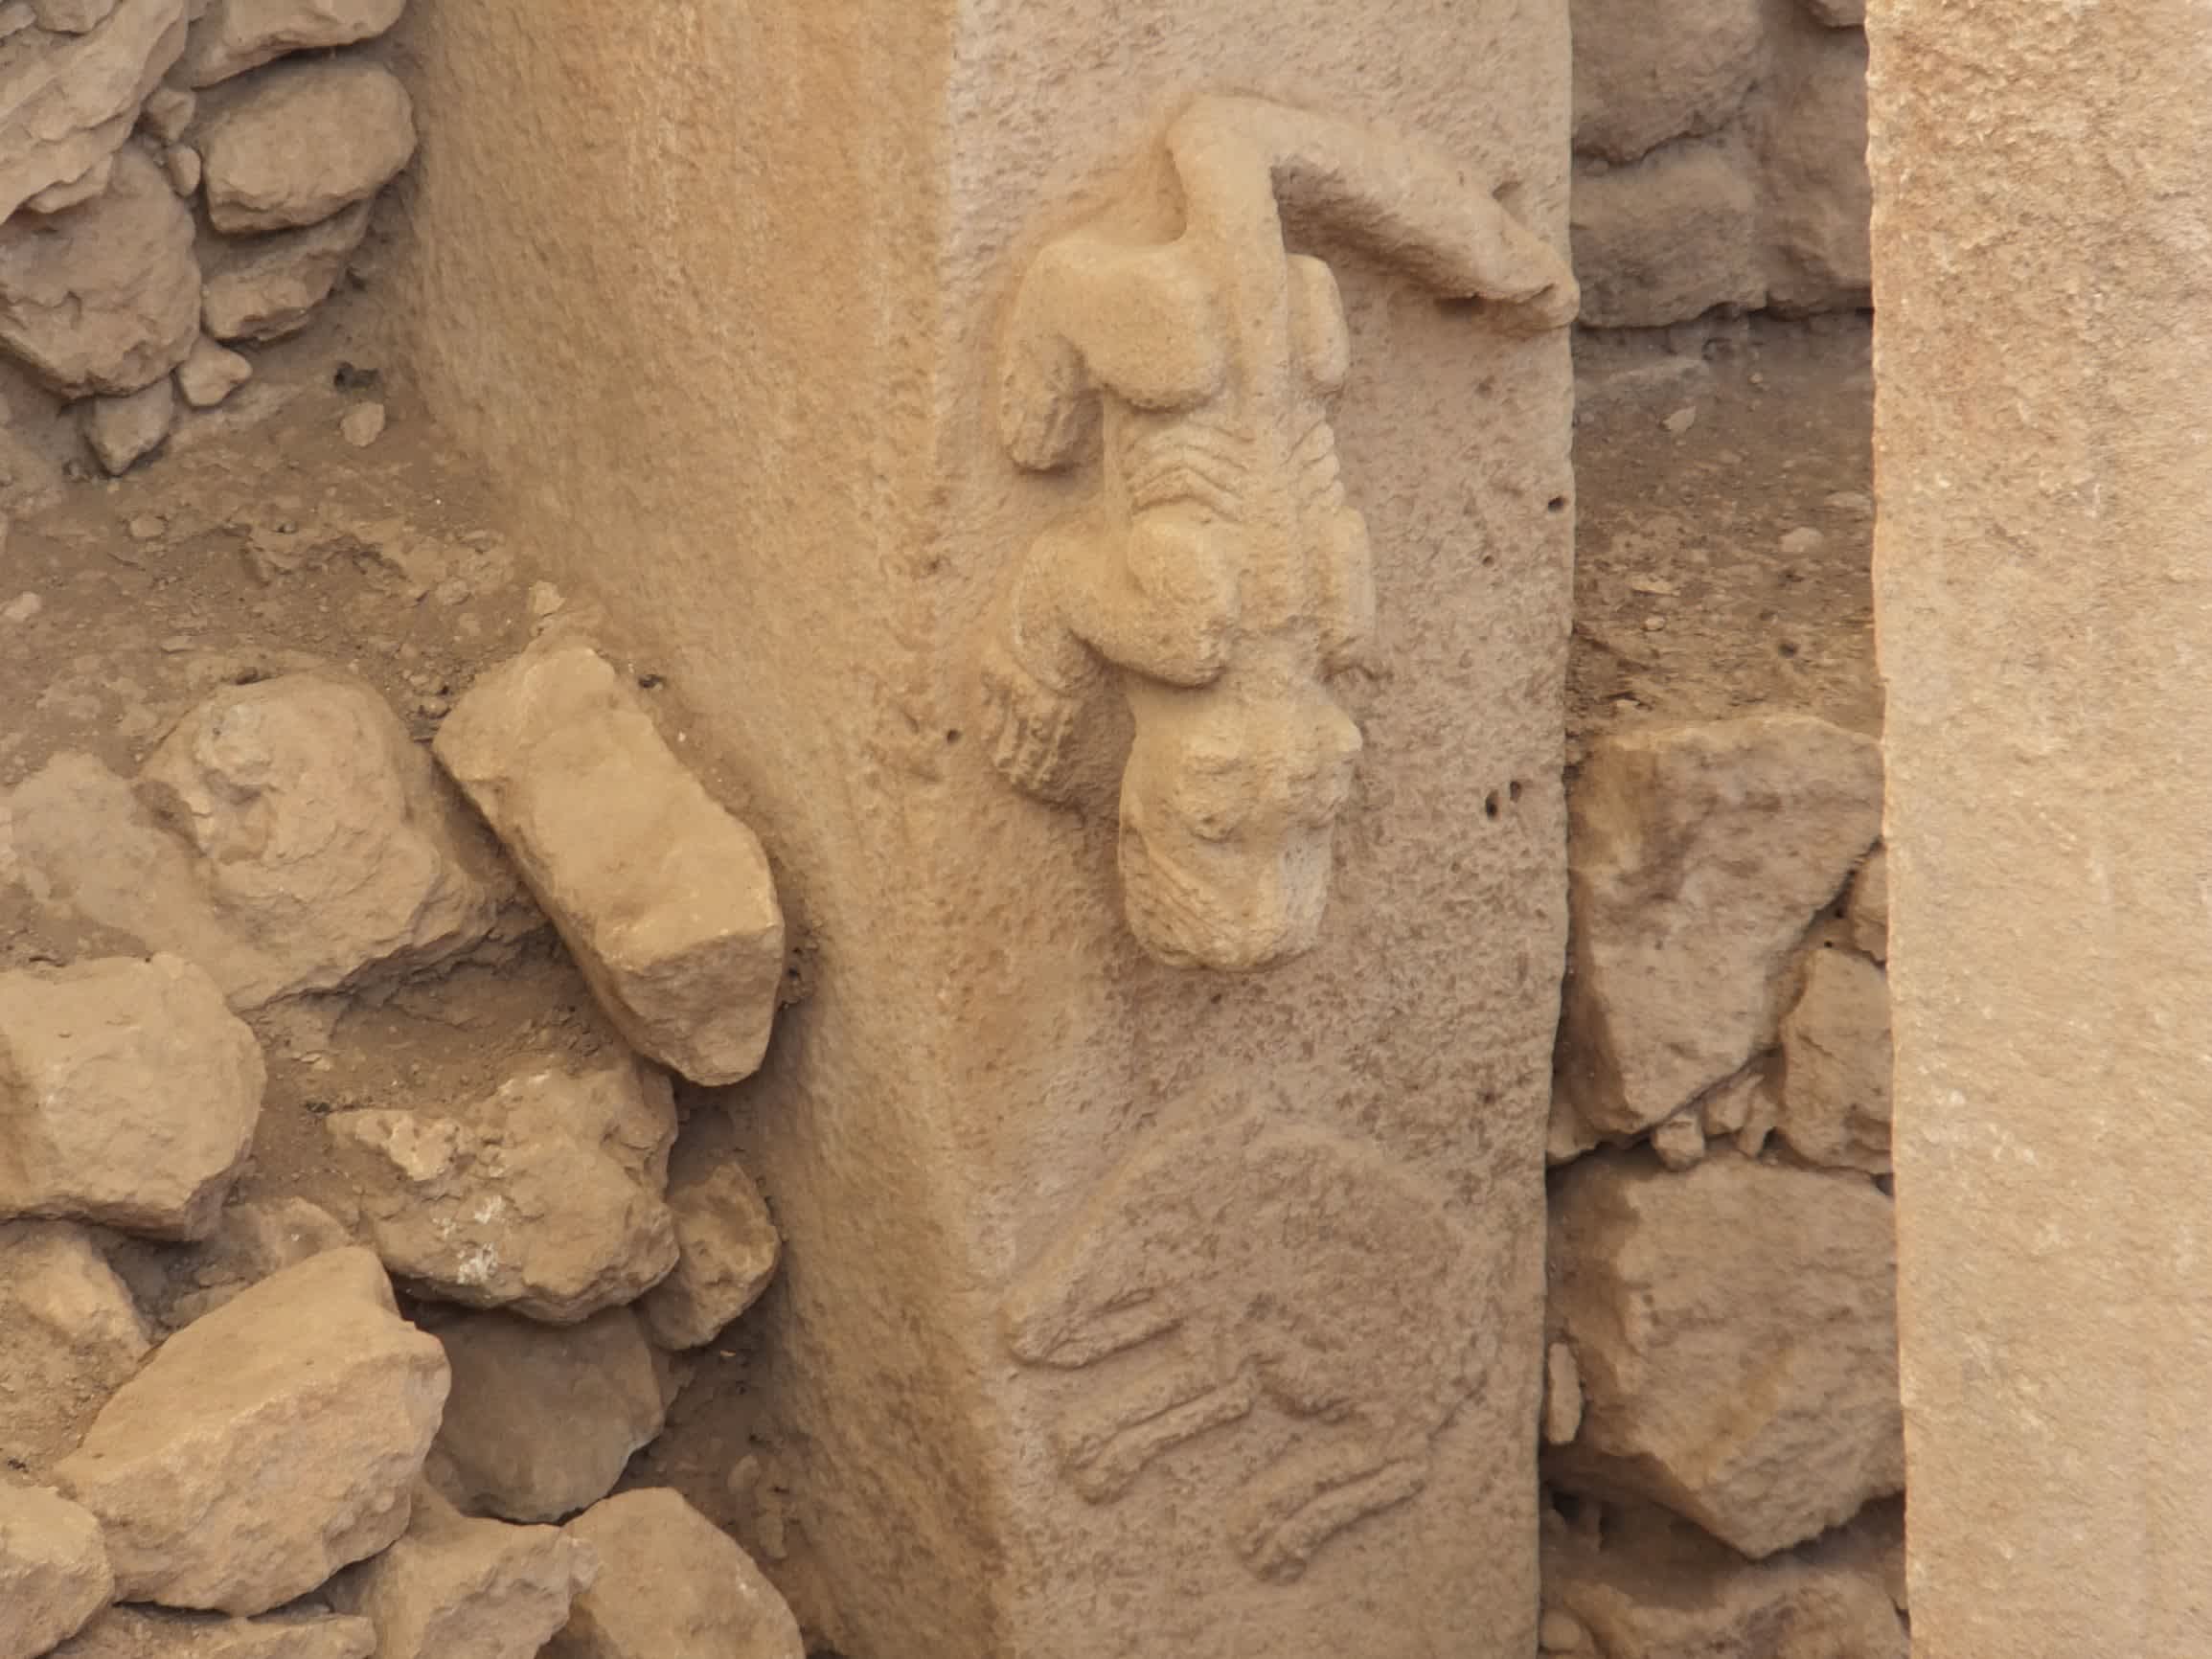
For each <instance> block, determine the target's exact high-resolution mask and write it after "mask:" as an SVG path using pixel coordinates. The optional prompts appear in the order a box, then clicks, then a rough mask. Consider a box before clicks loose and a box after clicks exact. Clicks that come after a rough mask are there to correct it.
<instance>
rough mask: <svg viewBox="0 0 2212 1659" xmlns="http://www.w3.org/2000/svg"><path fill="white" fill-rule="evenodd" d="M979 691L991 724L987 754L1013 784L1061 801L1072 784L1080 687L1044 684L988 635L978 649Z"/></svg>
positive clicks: (1068, 796) (1080, 705) (1058, 801)
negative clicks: (988, 640) (987, 641)
mask: <svg viewBox="0 0 2212 1659" xmlns="http://www.w3.org/2000/svg"><path fill="white" fill-rule="evenodd" d="M983 695H984V702H985V705H986V706H987V707H988V708H989V709H990V710H991V717H992V725H993V728H994V729H993V731H992V747H991V760H992V764H993V765H995V766H996V767H997V768H998V769H999V771H1000V772H1002V773H1004V774H1005V776H1006V779H1007V781H1008V782H1009V783H1011V784H1013V785H1014V786H1015V788H1017V789H1020V790H1021V791H1023V792H1024V793H1025V794H1030V795H1035V796H1036V797H1037V798H1038V799H1039V800H1041V801H1052V802H1056V803H1065V802H1066V801H1067V800H1069V799H1070V797H1071V794H1072V792H1073V788H1074V784H1075V771H1076V767H1075V739H1076V729H1077V725H1078V723H1079V720H1080V718H1081V716H1082V713H1083V693H1082V692H1081V691H1074V692H1063V691H1060V690H1057V689H1055V688H1054V687H1052V686H1049V685H1047V684H1045V682H1044V681H1042V680H1040V679H1038V677H1037V675H1035V674H1033V673H1031V672H1030V671H1029V670H1027V669H1026V668H1024V667H1023V666H1022V665H1021V663H1020V662H1019V661H1017V660H1016V659H1015V655H1014V653H1013V652H1012V651H1010V650H1008V649H1007V648H1006V647H1005V645H1004V644H1003V643H1002V642H1000V641H998V640H992V642H991V643H990V645H988V646H987V647H986V648H985V649H984V656H983Z"/></svg>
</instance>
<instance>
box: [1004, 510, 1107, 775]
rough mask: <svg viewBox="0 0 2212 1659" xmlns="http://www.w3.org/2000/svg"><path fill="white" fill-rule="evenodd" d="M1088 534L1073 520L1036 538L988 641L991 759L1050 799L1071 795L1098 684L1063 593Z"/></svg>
mask: <svg viewBox="0 0 2212 1659" xmlns="http://www.w3.org/2000/svg"><path fill="white" fill-rule="evenodd" d="M1086 539H1087V537H1086V533H1085V532H1084V531H1083V530H1082V529H1080V528H1078V527H1075V526H1060V527H1058V528H1055V529H1053V530H1048V531H1046V532H1045V533H1044V534H1042V535H1040V536H1038V538H1037V540H1036V542H1035V543H1034V544H1032V545H1031V547H1030V549H1029V551H1028V552H1027V553H1026V554H1024V555H1023V556H1022V557H1021V560H1020V562H1019V563H1018V564H1017V565H1016V566H1015V574H1014V580H1013V583H1012V586H1011V587H1010V588H1009V590H1008V592H1007V595H1006V599H1005V602H1004V609H1003V611H1002V612H1001V615H1000V619H999V623H998V625H997V627H995V628H994V629H993V630H992V634H991V637H990V639H989V640H988V642H987V643H986V645H985V647H984V654H983V665H982V668H983V691H984V697H985V699H986V701H987V703H988V704H989V706H990V708H991V710H992V717H993V719H994V720H995V722H996V731H995V732H994V733H993V735H992V755H991V759H992V764H993V765H995V766H996V767H997V768H998V769H999V771H1000V772H1002V773H1004V774H1005V776H1006V778H1007V780H1008V781H1009V782H1010V783H1012V784H1014V785H1015V787H1016V788H1018V789H1021V790H1024V791H1026V792H1027V793H1029V794H1032V795H1035V796H1038V798H1039V799H1041V800H1045V801H1055V802H1064V801H1066V800H1067V799H1068V798H1069V796H1070V793H1071V791H1072V788H1073V786H1074V784H1075V779H1076V775H1077V767H1076V752H1077V751H1076V745H1077V739H1078V736H1079V730H1080V727H1081V726H1082V723H1083V711H1084V707H1085V705H1086V704H1087V703H1088V702H1089V701H1090V699H1091V698H1092V697H1093V696H1095V695H1096V694H1097V693H1098V691H1099V689H1100V677H1101V675H1100V669H1099V664H1098V661H1097V659H1096V658H1094V657H1093V656H1092V655H1091V653H1090V650H1089V648H1088V647H1086V646H1085V645H1084V644H1083V639H1082V637H1081V636H1080V635H1079V634H1078V633H1077V632H1076V630H1075V629H1074V628H1073V627H1071V626H1070V625H1069V623H1068V619H1067V617H1066V615H1065V614H1064V611H1065V605H1064V603H1063V600H1062V591H1063V589H1064V587H1065V584H1066V580H1067V574H1066V572H1067V567H1068V566H1069V565H1070V563H1071V562H1073V561H1075V560H1078V559H1082V558H1085V557H1088V554H1087V551H1086V545H1085V544H1086Z"/></svg>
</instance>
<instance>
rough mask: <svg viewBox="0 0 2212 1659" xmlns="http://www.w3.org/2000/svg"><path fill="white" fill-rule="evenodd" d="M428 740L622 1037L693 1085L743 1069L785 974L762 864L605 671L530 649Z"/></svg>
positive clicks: (569, 654)
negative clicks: (432, 741)
mask: <svg viewBox="0 0 2212 1659" xmlns="http://www.w3.org/2000/svg"><path fill="white" fill-rule="evenodd" d="M435 747H436V751H437V755H438V759H439V760H440V761H443V762H444V763H445V768H446V770H447V771H449V772H450V773H452V775H453V776H454V778H455V779H457V780H458V781H459V782H460V784H461V785H462V787H463V788H464V789H466V790H467V792H468V795H469V798H470V799H471V800H473V801H474V802H475V803H476V805H477V807H478V808H479V809H481V810H482V812H483V813H484V816H485V817H486V818H487V819H488V820H489V821H490V825H491V827H492V829H493V830H495V831H496V832H497V833H498V835H499V837H500V839H501V840H502V841H504V842H505V843H506V844H507V846H508V848H509V850H510V851H511V852H513V854H514V857H515V860H516V862H517V863H518V864H519V865H520V866H521V868H522V873H523V876H524V879H525V880H527V881H528V882H529V884H530V886H531V889H532V891H533V892H534V893H536V896H537V899H538V902H539V903H540V904H542V905H543V906H544V908H545V911H546V914H547V915H549V916H550V917H551V918H552V919H553V921H554V925H555V926H557V927H558V928H559V930H560V934H561V937H562V938H563V939H564V940H566V941H567V943H568V946H569V949H570V950H571V951H572V952H573V953H574V954H575V956H576V958H577V962H578V966H581V967H582V970H583V974H584V977H585V978H586V979H587V980H589V981H590V983H591V986H592V989H593V990H594V991H596V992H597V993H598V996H599V999H600V1002H601V1003H602V1004H603V1005H604V1007H605V1009H606V1011H607V1013H608V1015H609V1016H610V1017H611V1018H612V1019H613V1021H614V1023H615V1025H616V1026H617V1027H618V1028H619V1029H620V1030H621V1031H622V1033H623V1034H624V1035H625V1036H627V1038H628V1039H629V1040H630V1042H631V1043H632V1044H633V1045H634V1046H635V1047H636V1048H638V1049H639V1050H640V1051H642V1052H643V1053H645V1054H648V1055H650V1056H651V1057H653V1058H654V1059H657V1060H659V1061H661V1062H662V1063H663V1064H665V1065H668V1066H672V1067H673V1068H674V1069H675V1070H676V1071H679V1072H681V1073H682V1074H683V1075H684V1076H685V1077H687V1078H690V1079H692V1080H693V1081H694V1082H698V1083H730V1082H735V1081H737V1080H738V1079H740V1078H743V1077H746V1076H749V1075H750V1074H751V1073H752V1072H753V1071H754V1070H755V1069H756V1068H757V1067H758V1066H759V1065H760V1063H761V1058H762V1057H763V1055H764V1053H765V1052H766V1049H767V1042H768V1028H769V1026H770V1024H771V1023H772V1021H773V1020H774V1018H775V1011H776V992H777V989H778V987H779V986H780V985H781V983H782V980H783V971H784V918H783V912H782V910H781V909H780V908H779V906H778V905H777V902H776V891H775V886H774V883H773V881H772V880H771V878H770V876H769V873H768V863H767V857H766V854H765V853H764V852H763V851H762V849H761V843H760V841H759V839H758V838H757V837H756V836H755V835H754V834H753V832H752V831H751V830H748V829H746V828H745V827H744V826H743V825H742V824H741V823H739V822H738V821H737V820H736V819H735V818H733V817H731V816H730V814H729V813H728V812H726V811H724V810H723V809H722V807H720V806H719V805H718V804H717V803H716V801H715V800H714V798H713V797H712V796H710V795H709V794H708V793H707V792H706V790H705V788H704V787H702V786H701V784H699V781H698V779H697V778H696V777H695V776H693V774H692V773H691V772H690V771H689V770H688V769H687V768H686V767H685V766H684V765H683V763H682V762H681V761H678V760H677V759H676V757H675V755H674V754H673V752H672V751H671V750H670V748H669V746H668V744H667V743H665V742H664V741H662V739H661V736H660V734H659V732H658V731H656V730H655V729H654V727H653V723H652V718H651V716H650V715H649V714H648V713H647V712H646V710H645V707H644V705H643V704H642V703H641V702H640V701H639V700H638V697H637V695H636V693H634V692H633V691H631V690H630V688H629V687H627V685H625V684H624V683H623V681H622V680H621V678H620V677H619V676H618V675H617V674H616V673H615V671H614V668H613V666H612V665H611V664H609V663H608V662H607V661H606V659H605V658H604V657H602V656H601V655H600V654H599V653H598V652H597V651H595V650H593V649H592V648H590V647H588V646H585V645H582V644H577V643H574V642H568V643H560V642H554V641H547V642H542V643H540V644H538V645H536V646H533V647H532V648H530V649H529V650H527V651H525V652H524V653H523V654H522V655H521V656H519V657H517V658H515V659H514V660H513V661H512V662H510V663H508V664H506V665H505V666H503V667H501V668H499V669H495V670H492V671H491V672H490V673H489V674H486V675H485V676H484V677H483V678H482V679H480V680H479V681H478V682H477V683H476V685H475V686H474V688H473V689H471V690H470V691H469V693H467V695H466V696H464V697H463V698H462V699H461V701H460V703H459V704H458V705H456V706H455V708H454V710H453V713H452V715H451V716H449V717H448V718H447V719H446V721H445V724H444V726H442V727H441V728H440V730H439V733H438V737H437V740H436V744H435Z"/></svg>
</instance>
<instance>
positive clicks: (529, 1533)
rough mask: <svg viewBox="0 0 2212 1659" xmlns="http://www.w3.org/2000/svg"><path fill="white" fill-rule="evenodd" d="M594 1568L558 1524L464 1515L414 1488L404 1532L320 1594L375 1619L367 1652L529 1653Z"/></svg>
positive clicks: (465, 1656)
mask: <svg viewBox="0 0 2212 1659" xmlns="http://www.w3.org/2000/svg"><path fill="white" fill-rule="evenodd" d="M598 1568H599V1563H598V1559H597V1557H594V1556H593V1555H592V1553H591V1549H590V1546H589V1545H587V1544H584V1543H582V1542H580V1541H578V1540H577V1539H575V1538H572V1537H570V1536H568V1534H565V1533H563V1532H561V1531H560V1530H559V1528H558V1527H513V1526H509V1525H508V1524H507V1523H506V1522H504V1521H488V1520H477V1519H472V1518H470V1517H467V1516H465V1515H463V1514H461V1513H460V1512H459V1511H456V1510H455V1509H454V1508H453V1507H452V1505H450V1504H448V1503H446V1502H445V1499H443V1498H441V1497H440V1496H439V1495H438V1494H437V1493H436V1492H434V1491H432V1490H430V1489H427V1488H419V1489H417V1491H416V1493H415V1508H414V1518H413V1519H412V1521H410V1523H409V1524H408V1527H407V1533H406V1535H405V1536H404V1537H402V1538H400V1539H399V1542H398V1543H396V1544H394V1545H393V1546H392V1547H391V1548H390V1549H388V1550H386V1551H385V1552H384V1553H383V1554H382V1555H380V1556H378V1557H376V1559H375V1560H373V1561H369V1562H366V1563H364V1564H363V1565H361V1566H358V1567H353V1568H349V1569H348V1570H347V1571H346V1572H344V1573H341V1574H340V1575H338V1577H337V1578H336V1579H333V1580H332V1581H331V1585H330V1588H329V1590H328V1592H327V1594H328V1595H329V1597H330V1600H331V1604H332V1605H333V1606H335V1607H339V1608H341V1609H343V1610H344V1611H347V1612H350V1613H357V1614H359V1615H361V1616H363V1617H365V1618H367V1619H368V1620H370V1621H371V1622H372V1623H373V1624H374V1625H376V1659H531V1656H532V1655H533V1654H536V1653H537V1652H538V1651H539V1650H540V1649H542V1648H544V1646H545V1644H546V1642H547V1640H548V1639H549V1638H550V1637H551V1636H552V1635H553V1633H554V1632H555V1631H557V1630H559V1628H560V1627H561V1625H564V1624H566V1623H567V1622H568V1611H569V1606H570V1603H572V1602H574V1601H575V1599H576V1596H577V1594H578V1592H580V1591H582V1590H584V1589H587V1588H589V1587H590V1585H591V1582H592V1579H594V1578H595V1577H596V1576H597V1573H598Z"/></svg>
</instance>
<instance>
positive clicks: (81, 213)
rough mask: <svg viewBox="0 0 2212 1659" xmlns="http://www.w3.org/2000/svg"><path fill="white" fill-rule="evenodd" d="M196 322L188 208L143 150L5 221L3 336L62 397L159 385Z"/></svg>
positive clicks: (188, 344) (0, 228) (0, 280)
mask: <svg viewBox="0 0 2212 1659" xmlns="http://www.w3.org/2000/svg"><path fill="white" fill-rule="evenodd" d="M171 3H172V4H181V3H182V0H171ZM198 326H199V265H198V263H197V262H196V261H195V260H194V255H193V229H192V214H191V213H190V211H188V210H187V209H186V207H185V205H184V204H183V203H182V202H181V201H179V200H178V199H177V197H176V193H175V192H174V191H172V190H171V189H170V185H169V180H168V179H167V178H165V177H163V176H162V171H161V169H160V167H159V166H158V165H156V164H155V163H154V162H153V161H152V160H151V159H150V158H148V156H146V155H145V154H144V153H142V152H141V151H140V150H138V149H137V148H126V149H125V150H124V151H123V152H122V153H121V154H120V155H119V156H118V157H117V158H116V162H115V169H114V172H113V175H112V177H111V178H110V180H109V182H108V187H107V189H106V190H105V191H104V192H103V193H101V194H100V195H98V196H96V197H94V198H93V199H92V200H91V201H88V202H86V203H84V204H83V205H82V206H80V207H75V208H71V209H70V210H68V211H67V212H66V213H59V214H55V215H53V216H50V217H46V218H39V217H34V216H30V215H21V216H16V217H14V218H11V219H10V220H8V221H7V222H6V223H5V224H0V345H5V346H6V348H7V349H8V351H9V352H10V353H11V355H12V356H14V357H16V358H18V359H19V360H20V361H21V362H22V363H23V364H24V366H25V367H26V368H28V369H29V370H30V371H31V372H32V373H33V374H34V375H37V376H38V378H39V379H40V380H42V381H43V382H44V383H45V384H46V385H47V386H49V387H50V388H52V389H53V390H54V391H56V392H57V393H59V394H60V395H61V396H63V397H66V398H80V397H83V396H84V395H86V394H87V393H93V392H100V393H105V394H108V395H111V396H116V397H121V396H125V395H127V394H129V393H132V392H136V391H139V390H140V389H141V388H143V387H147V386H149V385H151V384H153V383H154V382H155V381H157V380H159V379H160V378H161V377H162V376H163V375H167V374H168V373H169V372H170V371H171V369H173V368H175V367H176V365H177V364H179V363H181V362H182V361H184V358H185V354H186V353H187V352H190V351H191V350H192V344H193V341H194V338H196V337H197V332H198Z"/></svg>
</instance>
